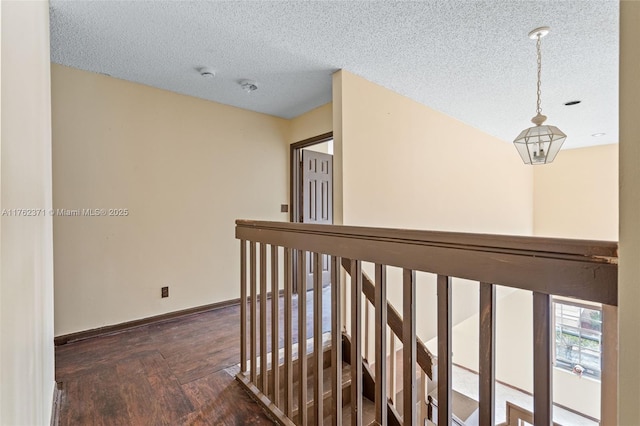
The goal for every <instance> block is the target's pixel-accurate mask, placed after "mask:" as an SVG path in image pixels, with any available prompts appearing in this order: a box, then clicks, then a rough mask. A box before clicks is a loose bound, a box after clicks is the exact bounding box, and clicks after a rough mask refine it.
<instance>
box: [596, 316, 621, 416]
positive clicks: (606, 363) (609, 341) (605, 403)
mask: <svg viewBox="0 0 640 426" xmlns="http://www.w3.org/2000/svg"><path fill="white" fill-rule="evenodd" d="M600 399H601V403H600V407H602V408H601V416H600V424H603V425H617V424H618V307H617V306H611V305H602V376H601V390H600Z"/></svg>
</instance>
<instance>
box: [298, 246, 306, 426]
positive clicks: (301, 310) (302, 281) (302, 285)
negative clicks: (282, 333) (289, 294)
mask: <svg viewBox="0 0 640 426" xmlns="http://www.w3.org/2000/svg"><path fill="white" fill-rule="evenodd" d="M307 421H308V413H307V253H306V252H305V251H302V250H299V251H298V424H300V425H301V426H306V425H307Z"/></svg>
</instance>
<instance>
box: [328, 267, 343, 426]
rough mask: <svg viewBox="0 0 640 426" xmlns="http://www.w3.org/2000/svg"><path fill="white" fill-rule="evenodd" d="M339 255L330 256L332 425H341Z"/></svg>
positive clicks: (340, 291) (340, 290)
mask: <svg viewBox="0 0 640 426" xmlns="http://www.w3.org/2000/svg"><path fill="white" fill-rule="evenodd" d="M341 263H342V260H341V259H340V258H339V257H336V256H331V386H332V396H333V407H332V410H333V422H332V425H333V426H341V425H342V315H341V311H340V307H341V306H342V301H341V299H342V297H341V295H342V289H341V285H340V265H341Z"/></svg>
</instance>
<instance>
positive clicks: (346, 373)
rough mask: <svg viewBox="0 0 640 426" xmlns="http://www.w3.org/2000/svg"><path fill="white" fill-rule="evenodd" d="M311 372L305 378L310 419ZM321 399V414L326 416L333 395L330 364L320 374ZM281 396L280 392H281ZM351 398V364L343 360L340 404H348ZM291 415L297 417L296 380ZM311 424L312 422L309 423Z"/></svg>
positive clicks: (311, 403) (312, 416)
mask: <svg viewBox="0 0 640 426" xmlns="http://www.w3.org/2000/svg"><path fill="white" fill-rule="evenodd" d="M313 385H314V377H313V374H309V376H308V378H307V410H308V411H307V416H308V417H309V419H310V421H311V420H312V419H314V416H315V413H314V407H313ZM322 389H323V394H322V399H323V406H322V408H323V414H324V417H325V418H326V417H327V416H330V415H331V409H332V405H333V404H332V400H333V395H332V392H331V366H329V367H327V368H325V369H324V370H323V374H322ZM281 397H282V394H281ZM350 400H351V366H350V365H349V364H347V363H345V362H343V363H342V406H343V407H345V406H348V404H349V402H350ZM292 417H293V418H294V420H295V419H297V417H298V381H297V380H296V381H295V382H294V384H293V415H292ZM311 424H313V422H312V423H311Z"/></svg>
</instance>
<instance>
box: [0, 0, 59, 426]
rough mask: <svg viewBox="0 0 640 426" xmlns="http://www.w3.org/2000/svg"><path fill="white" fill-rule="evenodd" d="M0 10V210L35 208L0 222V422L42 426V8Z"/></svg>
mask: <svg viewBox="0 0 640 426" xmlns="http://www.w3.org/2000/svg"><path fill="white" fill-rule="evenodd" d="M0 9H1V12H0V14H1V24H0V28H2V30H1V36H0V37H1V40H2V41H1V47H0V52H1V58H0V62H1V64H2V65H1V67H0V75H1V84H0V90H1V92H2V107H1V108H0V109H1V111H2V112H1V114H0V128H1V140H0V158H1V160H0V172H1V173H0V174H1V178H0V182H1V185H0V208H1V209H2V210H3V211H5V209H6V211H10V210H11V209H38V210H33V211H32V213H34V214H36V215H35V216H29V217H24V216H18V217H16V216H10V215H5V214H3V215H2V218H1V220H0V271H1V273H0V424H2V425H45V424H49V422H50V416H51V402H52V396H53V389H54V385H55V382H54V358H53V258H52V253H53V251H52V250H53V245H52V221H51V217H50V216H48V215H47V214H46V212H48V210H49V209H50V208H51V104H50V80H49V5H48V3H47V2H40V1H38V2H18V1H16V2H13V1H3V2H2V3H1V4H0ZM39 209H42V210H39ZM36 212H37V213H36ZM43 212H44V213H45V214H43Z"/></svg>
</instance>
